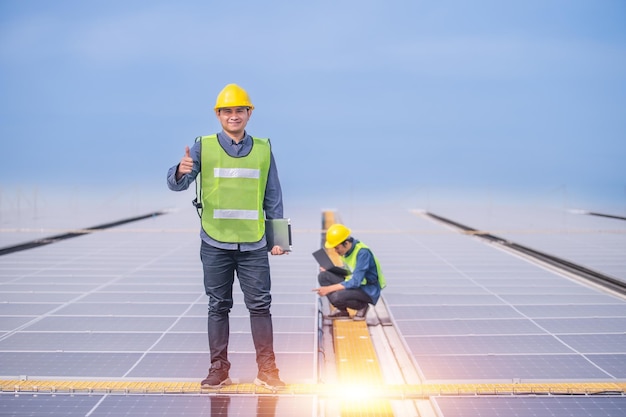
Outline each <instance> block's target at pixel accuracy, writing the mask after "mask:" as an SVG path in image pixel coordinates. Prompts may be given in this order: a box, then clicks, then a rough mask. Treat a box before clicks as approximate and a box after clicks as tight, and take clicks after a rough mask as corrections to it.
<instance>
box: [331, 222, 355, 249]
mask: <svg viewBox="0 0 626 417" xmlns="http://www.w3.org/2000/svg"><path fill="white" fill-rule="evenodd" d="M350 233H352V232H351V231H350V229H348V228H347V227H346V226H344V225H343V224H339V223H336V224H333V225H332V226H330V227H329V228H328V230H327V231H326V243H324V246H325V247H326V248H327V249H331V248H334V247H336V246H339V244H340V243H342V242H343V241H345V240H346V239H347V238H349V237H350Z"/></svg>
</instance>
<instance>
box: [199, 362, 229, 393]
mask: <svg viewBox="0 0 626 417" xmlns="http://www.w3.org/2000/svg"><path fill="white" fill-rule="evenodd" d="M231 383H232V381H231V380H230V378H229V377H228V371H227V370H224V369H222V367H221V366H211V368H210V369H209V375H207V377H206V378H205V379H204V380H202V382H201V383H200V386H201V387H202V388H219V387H221V386H223V385H230V384H231Z"/></svg>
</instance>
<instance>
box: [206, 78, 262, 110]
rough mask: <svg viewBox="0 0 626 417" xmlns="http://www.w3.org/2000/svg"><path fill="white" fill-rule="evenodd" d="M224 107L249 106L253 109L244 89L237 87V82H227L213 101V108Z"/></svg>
mask: <svg viewBox="0 0 626 417" xmlns="http://www.w3.org/2000/svg"><path fill="white" fill-rule="evenodd" d="M224 107H250V109H251V110H254V106H253V105H252V102H251V101H250V97H248V93H246V90H244V89H243V88H241V87H239V86H238V85H237V84H228V85H227V86H226V87H224V88H223V89H222V91H220V93H219V94H218V95H217V100H216V101H215V110H218V109H222V108H224Z"/></svg>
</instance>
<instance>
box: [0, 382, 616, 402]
mask: <svg viewBox="0 0 626 417" xmlns="http://www.w3.org/2000/svg"><path fill="white" fill-rule="evenodd" d="M368 387H369V388H370V389H369V390H368V392H367V394H368V397H369V398H370V399H372V400H380V399H421V398H427V397H431V396H475V395H620V396H623V395H626V382H610V381H603V382H545V383H541V382H533V383H523V382H520V383H447V384H435V383H426V384H397V385H394V384H382V383H381V384H369V385H368ZM366 388H367V387H366ZM0 393H4V394H8V393H39V394H111V395H136V394H141V395H166V394H191V395H193V394H206V395H211V394H225V395H237V394H241V395H263V394H269V395H289V396H294V395H295V396H307V395H318V396H320V397H324V398H333V397H343V396H345V384H344V383H340V384H289V385H287V387H285V388H284V389H281V390H279V391H271V390H269V389H267V388H264V387H259V386H257V385H254V384H251V383H244V384H233V385H225V386H223V387H221V388H218V389H203V388H201V387H200V384H199V383H198V382H176V381H169V382H168V381H119V380H118V381H115V380H111V381H102V380H93V381H90V380H13V379H4V380H0Z"/></svg>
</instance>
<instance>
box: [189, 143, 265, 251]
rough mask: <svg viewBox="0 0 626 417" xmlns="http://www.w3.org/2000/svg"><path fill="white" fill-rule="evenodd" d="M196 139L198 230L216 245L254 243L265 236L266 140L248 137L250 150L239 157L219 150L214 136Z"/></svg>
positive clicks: (219, 147) (220, 148) (220, 147)
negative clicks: (198, 149) (201, 229)
mask: <svg viewBox="0 0 626 417" xmlns="http://www.w3.org/2000/svg"><path fill="white" fill-rule="evenodd" d="M200 140H201V144H202V147H201V154H200V155H201V156H200V162H201V171H200V181H201V182H200V188H201V197H200V199H201V201H202V214H201V218H202V228H203V229H204V231H205V232H206V233H207V234H208V235H209V236H210V237H212V238H213V239H215V240H217V241H219V242H228V243H245V242H258V241H259V240H261V238H262V237H263V234H264V233H265V215H264V213H263V199H264V197H265V185H266V184H267V175H268V171H269V167H270V158H271V157H270V143H269V140H268V139H259V138H252V140H253V144H252V150H251V151H250V153H249V154H248V155H246V156H244V157H239V158H238V157H232V156H230V155H228V154H227V153H226V151H225V150H224V149H222V146H221V145H220V144H219V141H218V139H217V135H210V136H203V137H201V138H200Z"/></svg>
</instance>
